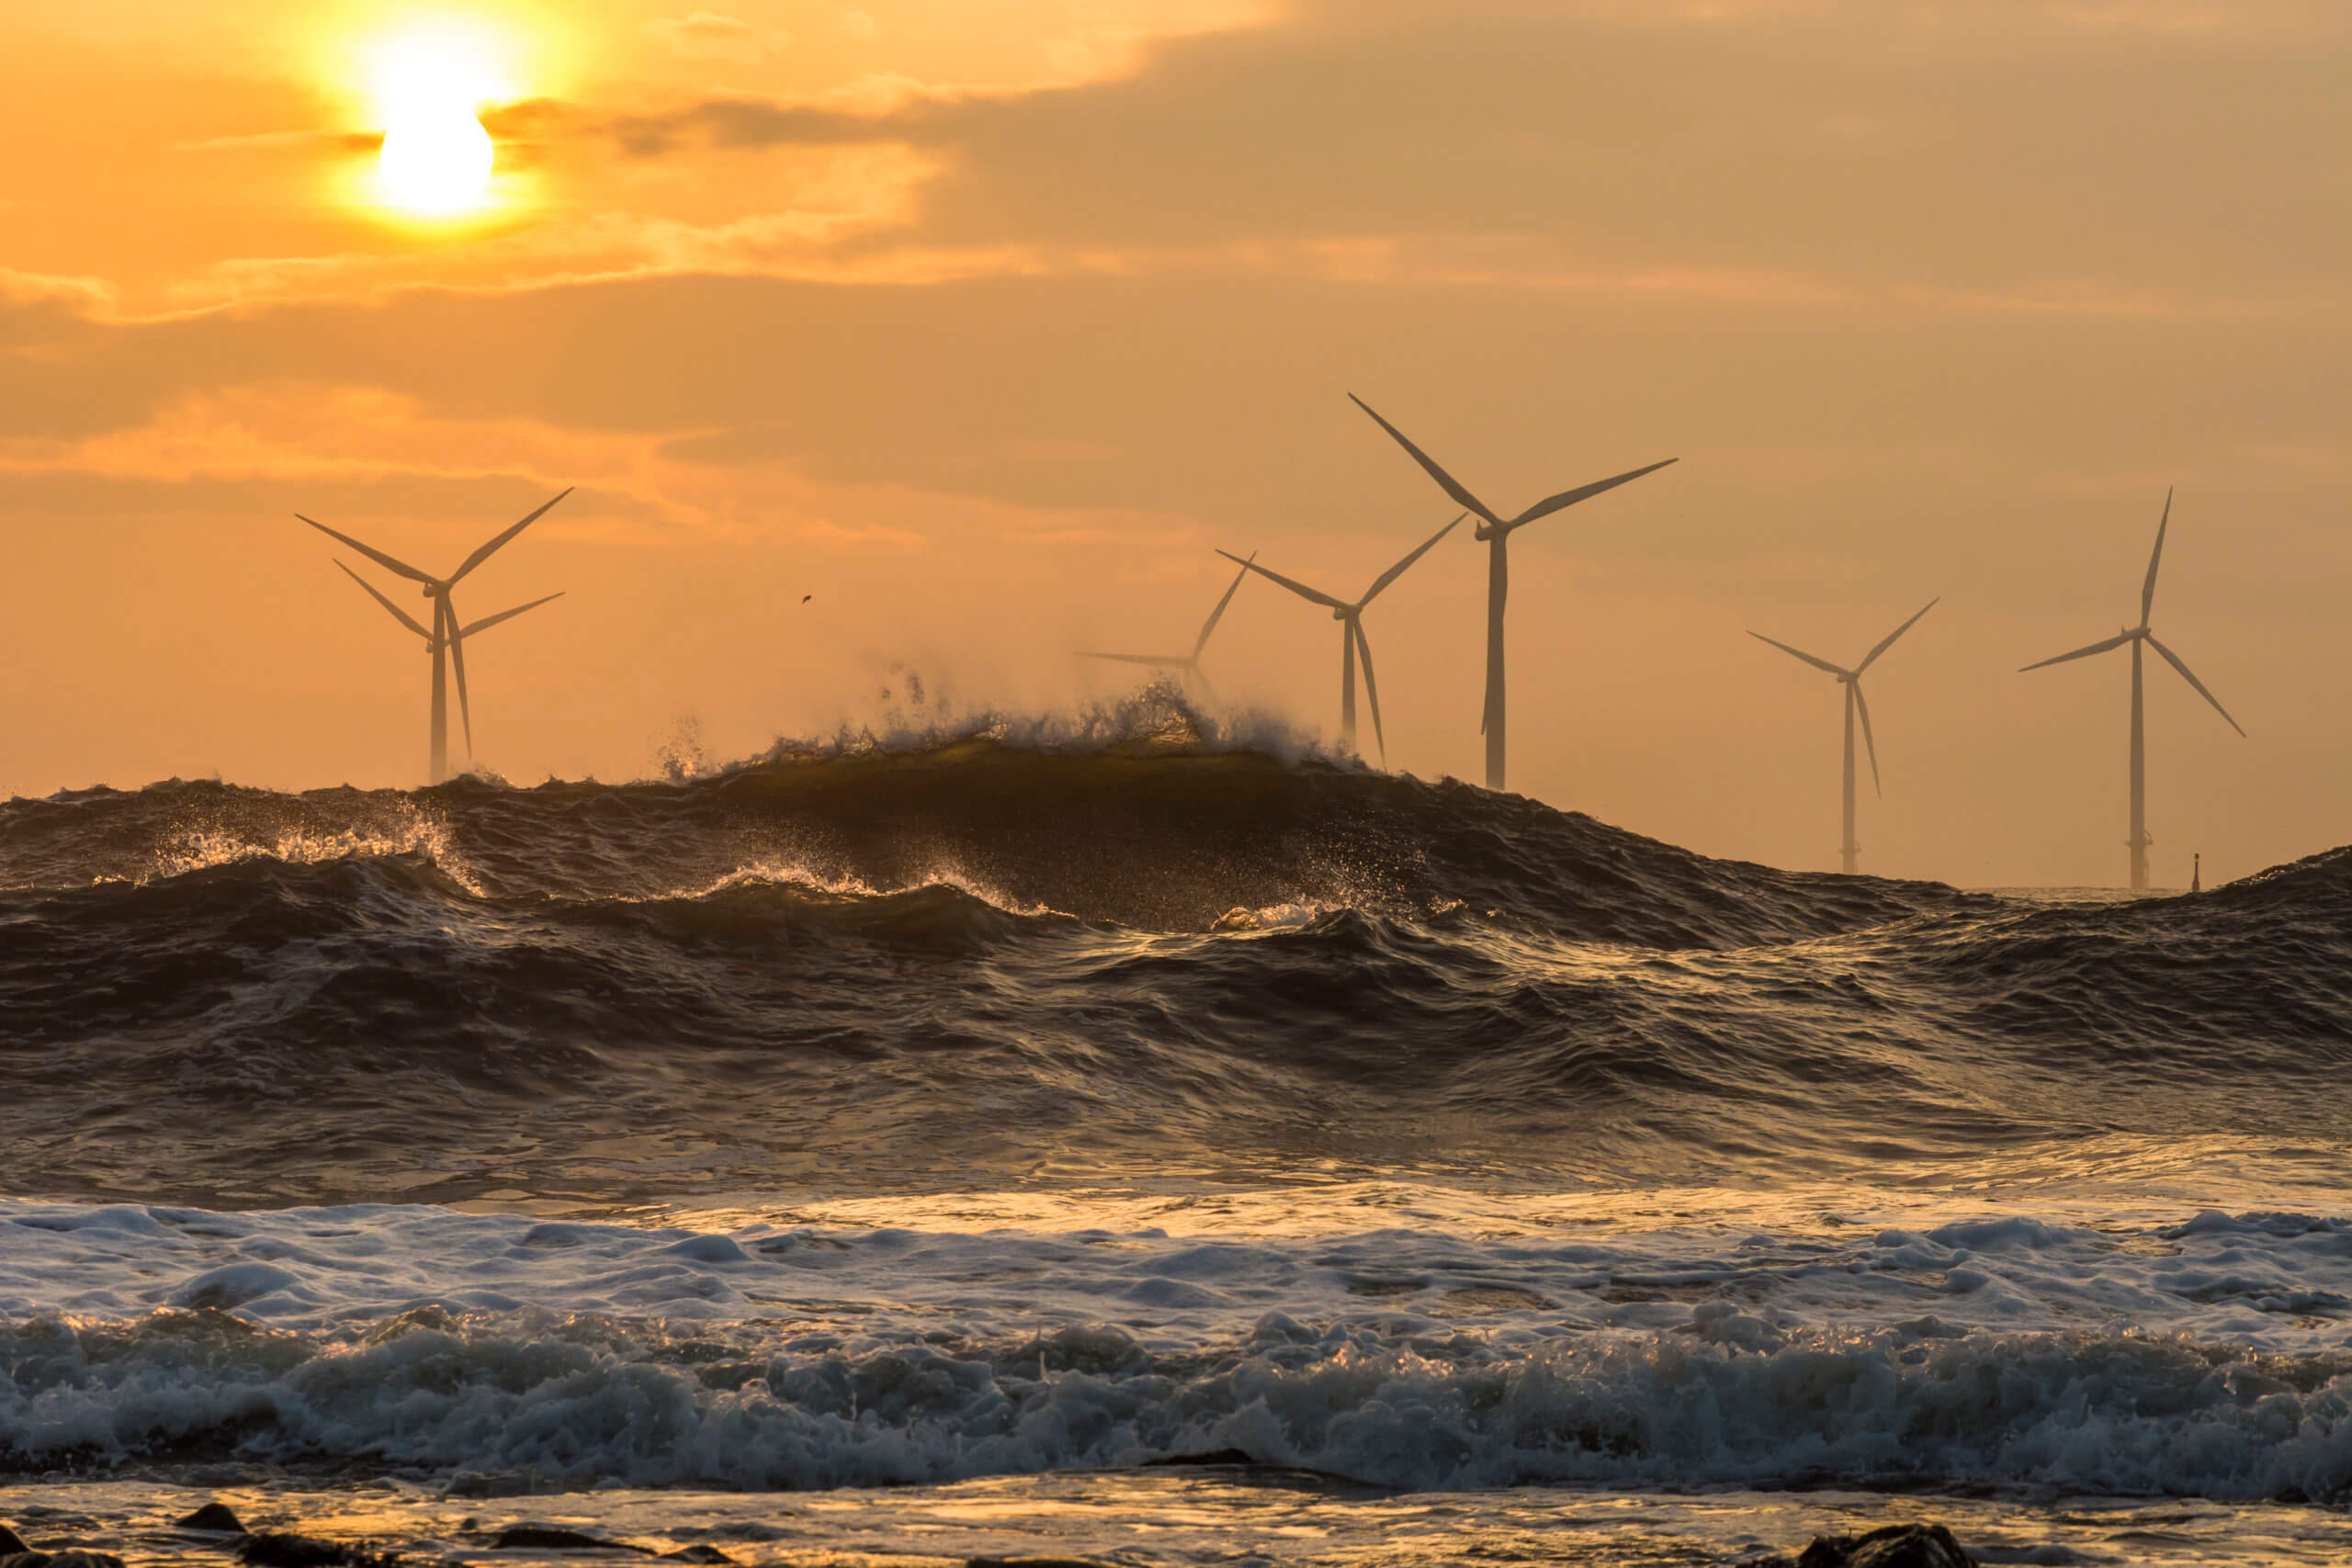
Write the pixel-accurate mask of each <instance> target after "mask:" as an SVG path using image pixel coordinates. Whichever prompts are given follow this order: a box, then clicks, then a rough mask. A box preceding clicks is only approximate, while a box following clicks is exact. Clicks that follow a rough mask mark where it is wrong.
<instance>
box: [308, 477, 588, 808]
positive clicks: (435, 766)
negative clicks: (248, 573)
mask: <svg viewBox="0 0 2352 1568" xmlns="http://www.w3.org/2000/svg"><path fill="white" fill-rule="evenodd" d="M570 494H571V488H570V487H566V488H565V490H564V491H562V492H561V494H559V495H558V496H556V498H555V500H554V501H550V502H547V503H546V505H543V506H541V507H540V508H539V509H538V511H537V512H534V513H531V514H530V515H529V516H528V517H526V518H524V519H523V521H521V522H520V523H517V524H515V525H514V526H513V527H511V528H508V529H506V530H504V531H503V532H502V533H500V534H499V535H497V536H495V537H494V538H492V540H491V541H490V542H489V543H488V544H485V545H483V546H482V547H481V548H480V549H477V550H476V551H474V553H473V554H471V555H469V556H468V557H467V558H465V560H464V561H463V562H461V563H459V565H458V570H455V571H453V572H451V573H450V574H449V575H448V576H447V577H435V576H434V575H433V574H432V573H431V572H428V571H422V570H418V569H417V568H415V567H413V566H411V565H409V564H408V563H407V562H406V561H403V560H398V559H395V558H392V557H390V556H388V555H386V554H385V553H384V552H383V551H381V550H379V549H377V548H376V547H373V546H371V545H363V544H361V543H360V542H359V541H358V540H356V539H355V538H353V537H352V536H350V535H348V534H339V533H337V532H335V530H334V529H333V528H330V527H328V526H327V525H325V524H323V523H321V522H317V521H315V520H314V519H311V518H309V517H303V516H302V514H301V513H299V512H298V513H295V514H294V515H295V516H296V517H298V518H300V519H301V521H303V522H305V523H308V524H310V525H311V527H313V528H316V529H317V530H318V531H319V532H320V533H322V534H324V535H326V536H328V537H329V538H333V539H338V540H341V541H342V542H343V543H344V544H346V545H348V546H350V547H352V548H353V549H355V550H357V551H358V552H359V553H360V554H361V555H363V556H366V557H367V558H368V559H369V560H372V561H374V562H375V563H376V564H377V565H378V566H380V567H382V568H383V569H384V570H387V571H390V572H393V573H396V574H397V575H399V576H401V577H405V578H407V579H408V580H409V581H412V582H421V583H423V584H424V597H425V598H427V599H430V600H432V601H433V626H432V629H431V630H429V631H428V630H426V629H425V627H424V626H423V625H422V624H421V623H419V622H418V621H417V620H416V619H415V618H414V617H413V616H411V615H409V614H408V613H407V612H406V611H404V610H401V609H400V608H399V607H398V606H397V605H395V604H393V603H392V602H391V601H390V599H387V598H385V597H384V595H383V594H381V593H378V592H376V590H375V589H374V588H373V587H371V586H369V584H368V581H366V580H365V579H363V578H361V577H360V575H359V574H358V573H357V572H356V571H353V570H351V569H350V568H349V567H347V566H345V567H343V570H344V571H345V573H346V574H347V575H349V576H350V578H351V579H352V581H355V582H357V583H358V584H359V586H360V587H362V588H366V589H367V590H368V592H369V593H371V594H375V598H376V602H377V603H378V604H381V605H383V606H384V608H385V609H387V610H390V611H391V613H392V614H393V615H396V616H398V617H399V619H400V621H401V625H403V626H407V627H408V628H409V630H411V631H413V632H415V633H416V634H417V635H419V636H420V637H424V645H425V650H426V653H427V655H428V656H429V657H430V658H431V659H432V660H433V719H432V736H431V760H430V762H429V764H428V768H427V773H428V776H429V778H430V782H432V783H434V784H440V783H441V782H443V781H444V780H446V779H447V778H448V776H449V694H448V673H447V672H448V669H449V667H450V666H452V665H454V666H455V667H456V669H457V671H458V714H459V716H461V717H462V718H463V720H464V722H465V727H466V754H467V755H468V756H469V757H470V756H471V755H473V749H474V719H473V705H472V704H471V703H470V702H469V700H468V699H467V696H466V638H468V637H471V636H473V634H474V633H476V632H479V631H483V630H486V629H488V628H489V627H491V626H496V625H497V624H498V623H499V622H501V621H506V620H512V619H514V618H515V616H516V615H521V614H522V613H523V612H524V611H525V610H535V609H537V608H538V607H539V606H540V605H541V604H546V603H547V602H548V599H560V598H561V597H562V595H561V594H560V593H550V594H548V599H535V600H533V601H532V602H531V603H530V604H522V605H517V606H516V607H515V608H514V609H512V610H502V611H500V612H499V613H498V614H497V615H487V616H484V617H483V618H482V619H481V620H479V621H476V622H474V623H473V625H471V626H465V625H463V624H461V623H460V622H459V621H458V607H457V605H456V604H454V603H452V602H451V599H450V597H449V591H450V590H451V589H452V588H455V587H456V586H457V585H458V582H459V581H462V580H463V579H464V577H465V576H466V574H467V573H468V572H469V571H471V570H473V569H474V568H476V567H478V566H480V565H481V563H482V562H484V561H486V560H488V559H489V558H491V557H492V555H493V554H495V553H496V552H497V551H498V549H499V548H500V547H502V546H503V545H505V544H506V543H507V542H508V541H509V540H511V539H513V538H514V537H515V535H517V534H519V533H521V532H522V531H523V530H524V529H526V528H527V527H529V526H530V525H532V524H534V523H536V522H537V521H538V520H539V519H540V517H541V516H543V515H545V514H546V513H547V511H548V507H551V506H553V505H554V504H555V503H556V502H557V501H561V500H562V499H563V498H564V496H567V495H570ZM335 564H336V565H337V566H343V563H342V562H341V561H337V562H335ZM444 655H446V656H447V657H446V658H445V657H444Z"/></svg>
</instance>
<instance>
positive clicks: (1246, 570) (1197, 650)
mask: <svg viewBox="0 0 2352 1568" xmlns="http://www.w3.org/2000/svg"><path fill="white" fill-rule="evenodd" d="M1257 558H1258V552H1257V551H1255V550H1251V551H1250V560H1256V559H1257ZM1249 575H1250V561H1243V562H1242V563H1241V570H1239V571H1237V572H1235V573H1234V574H1233V581H1232V582H1231V583H1230V584H1229V585H1227V588H1226V591H1225V597H1224V598H1222V599H1220V600H1218V601H1217V602H1216V609H1214V610H1211V611H1210V612H1209V618H1208V619H1207V620H1205V621H1203V622H1202V623H1201V635H1200V636H1199V637H1195V638H1193V658H1195V659H1198V658H1199V657H1200V656H1201V649H1204V648H1206V647H1208V645H1209V633H1211V632H1213V631H1215V630H1216V624H1217V622H1219V621H1220V620H1223V619H1224V618H1225V607H1226V606H1227V604H1232V603H1233V596H1234V595H1235V594H1236V593H1238V592H1240V591H1241V580H1242V579H1243V578H1245V577H1247V576H1249Z"/></svg>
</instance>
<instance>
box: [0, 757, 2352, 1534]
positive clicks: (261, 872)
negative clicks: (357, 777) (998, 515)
mask: <svg viewBox="0 0 2352 1568" xmlns="http://www.w3.org/2000/svg"><path fill="white" fill-rule="evenodd" d="M2347 1067H2352V852H2344V851H2338V852H2332V853H2328V854H2323V855H2318V856H2315V857H2313V858H2312V859H2310V860H2306V861H2303V862H2300V863H2295V864H2292V865H2286V866H2280V867H2278V868H2275V869H2273V870H2271V871H2268V872H2266V873H2264V874H2260V875H2257V876H2254V877H2250V878H2247V879H2245V880H2244V881H2240V882H2237V883H2233V884H2231V885H2229V886H2222V887H2217V888H2213V889H2211V890H2209V891H2206V892H2204V893H2202V894H2199V895H2196V896H2193V897H2182V896H2173V897H2144V898H2137V899H2133V898H2127V897H2121V896H2119V895H2116V894H2113V893H2109V892H2087V891H2065V890H2007V891H1996V892H1985V891H1962V890H1957V889H1954V888H1951V887H1948V886H1940V885H1936V884H1927V883H1905V882H1890V881H1883V880H1878V879H1873V878H1869V877H1841V876H1835V875H1828V874H1798V873H1789V872H1782V871H1776V870H1772V869H1770V868H1767V867H1763V866H1758V865H1751V864H1743V863H1731V862H1724V861H1719V860H1711V859H1708V858H1706V857H1703V856H1701V855H1697V854H1694V853H1691V852H1686V851H1683V850H1680V849H1678V848H1675V847H1674V846H1672V845H1668V844H1664V843H1659V842H1657V841H1654V840H1646V839H1644V838H1641V837H1638V836H1636V835H1634V834H1632V833H1628V832H1625V831H1623V830H1620V829H1615V828H1612V827H1610V826H1608V825H1606V824H1604V823H1601V822H1598V821H1595V820H1593V819H1591V818H1587V817H1583V816H1579V815H1577V814H1574V813H1566V812H1561V811H1557V810H1555V809H1553V808H1551V807H1546V806H1544V805H1542V804H1540V803H1537V802H1534V801H1531V800H1527V799H1523V798H1520V797H1517V796H1510V795H1492V794H1489V793H1487V792H1486V791H1483V790H1479V789H1476V788H1473V787H1470V786H1468V785H1464V784H1458V783H1455V782H1453V781H1445V782H1441V783H1436V784H1430V783H1426V782H1422V781H1419V780H1417V779H1413V778H1409V777H1402V776H1394V775H1389V774H1385V773H1375V772H1372V771H1369V770H1367V769H1365V768H1363V767H1362V766H1360V765H1358V764H1355V763H1352V762H1351V761H1344V760H1338V761H1335V760H1333V759H1331V758H1329V757H1326V756H1323V755H1320V754H1318V753H1317V752H1316V751H1315V750H1314V749H1313V748H1312V747H1311V746H1308V745H1306V744H1305V743H1303V742H1299V741H1296V740H1294V739H1291V738H1290V737H1289V736H1287V734H1286V733H1285V732H1284V731H1283V730H1282V728H1280V727H1279V726H1276V725H1272V724H1264V725H1259V726H1256V727H1254V728H1252V727H1249V726H1244V727H1242V728H1240V729H1239V730H1238V731H1236V730H1231V729H1222V728H1218V727H1217V726H1216V725H1213V724H1210V723H1208V722H1206V721H1194V720H1193V719H1192V718H1190V716H1187V715H1184V714H1182V712H1181V711H1180V710H1169V711H1163V712H1160V713H1159V715H1158V716H1156V717H1150V718H1148V721H1139V720H1138V718H1137V716H1136V714H1135V713H1133V712H1128V713H1123V714H1114V715H1108V716H1095V717H1093V718H1091V719H1086V720H1075V719H1073V720H1062V721H1037V722H1034V723H1016V722H1010V721H1002V720H994V721H975V722H974V723H972V724H971V725H968V726H967V727H965V728H962V729H960V730H957V731H956V732H954V733H926V734H922V735H904V736H895V737H889V738H884V739H875V738H873V737H870V736H869V737H860V738H854V739H842V740H840V741H837V742H830V743H826V744H822V745H817V744H811V745H806V746H781V745H780V746H779V747H778V748H777V749H776V750H775V751H774V752H773V753H772V754H770V755H767V756H765V757H763V758H759V759H756V760H753V761H746V762H742V763H740V764H737V765H734V766H731V767H724V768H716V769H707V770H702V771H699V772H695V771H692V770H687V769H683V768H682V769H680V770H678V771H677V776H674V777H668V778H663V779H660V780H655V781H648V782H636V783H628V784H600V783H595V782H577V783H573V782H550V783H548V784H542V785H539V786H537V787H528V788H524V787H515V786H511V785H508V784H503V783H499V782H496V781H494V780H484V779H478V778H469V779H464V780H460V781H458V782H456V783H452V784H447V785H443V786H440V787H438V788H435V789H430V790H422V791H413V792H408V791H391V790H357V789H335V790H321V791H311V792H308V793H304V794H300V795H288V794H279V793H275V792H271V791H267V790H261V789H251V788H242V787H237V786H233V785H229V784H220V783H218V782H197V783H189V782H179V781H175V782H171V783H164V784H153V785H151V786H148V787H146V788H142V789H136V790H115V789H91V790H82V791H73V792H68V793H65V794H61V795H54V796H51V797H50V798H47V799H41V800H29V799H17V800H14V801H11V802H8V803H7V804H6V805H5V806H0V1137H4V1138H5V1144H6V1149H7V1151H8V1156H9V1157H8V1160H7V1165H6V1179H5V1182H0V1191H5V1193H6V1197H5V1199H0V1517H6V1518H7V1519H8V1520H9V1521H10V1522H12V1523H13V1524H14V1525H15V1527H16V1529H17V1530H18V1531H19V1532H20V1533H22V1534H23V1535H25V1536H26V1537H27V1538H28V1539H29V1540H32V1542H33V1544H35V1545H37V1546H38V1545H44V1544H57V1543H63V1542H67V1541H74V1542H79V1543H83V1544H87V1545H94V1546H96V1547H99V1548H101V1549H103V1550H107V1551H114V1552H117V1553H119V1554H121V1555H123V1556H125V1557H127V1558H129V1559H131V1560H133V1561H176V1560H179V1558H180V1557H181V1556H183V1555H185V1554H187V1553H189V1552H210V1553H212V1554H213V1555H215V1556H216V1557H217V1556H219V1554H220V1551H224V1550H225V1547H224V1546H223V1545H222V1544H221V1539H220V1538H212V1537H207V1536H204V1535H201V1534H200V1533H196V1532H191V1531H187V1530H183V1529H177V1528H175V1524H174V1521H175V1519H176V1518H177V1517H180V1516H181V1515H183V1514H185V1513H187V1511H188V1510H190V1509H192V1508H194V1507H195V1506H197V1505H198V1504H199V1503H202V1502H205V1501H208V1500H216V1499H217V1500H220V1501H223V1502H225V1503H227V1504H229V1505H230V1506H232V1508H233V1509H234V1510H235V1511H236V1512H237V1513H238V1514H239V1515H240V1516H241V1517H242V1518H243V1520H244V1521H245V1522H246V1523H247V1524H249V1525H251V1526H252V1527H253V1528H254V1529H262V1528H264V1527H265V1525H266V1524H268V1525H273V1526H274V1527H275V1528H284V1529H297V1528H299V1529H302V1530H304V1531H306V1532H308V1533H311V1534H313V1535H319V1536H322V1537H328V1538H334V1539H340V1540H359V1539H361V1538H366V1539H368V1540H374V1541H376V1542H378V1543H379V1544H380V1545H383V1546H386V1547H388V1548H390V1549H392V1550H397V1551H402V1552H406V1553H411V1554H413V1555H416V1556H421V1557H424V1558H440V1559H458V1560H467V1561H483V1562H492V1561H511V1560H516V1559H517V1554H518V1552H520V1551H523V1550H524V1549H522V1548H519V1547H516V1546H515V1545H512V1544H510V1545H509V1546H507V1547H503V1548H502V1547H501V1546H500V1545H499V1544H498V1541H499V1532H500V1531H501V1530H503V1529H507V1528H508V1527H510V1526H514V1525H518V1524H533V1523H536V1524H540V1525H546V1526H550V1527H552V1526H556V1525H560V1526H561V1527H562V1528H564V1529H569V1530H574V1531H578V1532H580V1533H582V1535H585V1536H593V1537H598V1538H601V1539H605V1540H626V1541H628V1542H631V1543H634V1544H636V1545H638V1546H639V1547H642V1548H645V1549H648V1550H652V1551H680V1550H684V1549H688V1548H702V1549H705V1550H704V1551H703V1552H702V1555H703V1556H705V1557H706V1558H707V1559H709V1560H716V1558H715V1556H713V1553H724V1554H725V1556H726V1557H727V1558H728V1559H729V1560H731V1561H734V1562H964V1561H966V1560H967V1559H973V1558H984V1557H1019V1556H1029V1557H1055V1558H1075V1559H1086V1560H1089V1561H1094V1562H1120V1563H1125V1564H1130V1565H1133V1568H1149V1565H1156V1564H1163V1563H1165V1564H1175V1563H1260V1562H1263V1563H1270V1564H1271V1563H1283V1564H1288V1563H1364V1564H1374V1563H1378V1564H1386V1565H1407V1564H1419V1563H1424V1562H1429V1563H1434V1562H1464V1561H1479V1562H1498V1561H1501V1562H1579V1563H1604V1564H1607V1563H1629V1564H1630V1563H1652V1562H1656V1563H1665V1562H1676V1563H1684V1562H1688V1563H1700V1562H1744V1561H1749V1560H1752V1559H1754V1558H1756V1557H1757V1556H1758V1555H1759V1554H1761V1553H1763V1552H1766V1551H1783V1552H1790V1553H1793V1552H1794V1551H1796V1550H1797V1549H1799V1548H1801V1547H1803V1546H1804V1544H1805V1542H1806V1540H1809V1539H1810V1538H1811V1537H1812V1536H1814V1535H1816V1534H1824V1533H1838V1532H1841V1531H1851V1530H1855V1529H1868V1528H1871V1527H1872V1526H1876V1525H1883V1524H1886V1523H1889V1522H1899V1521H1908V1520H1923V1521H1939V1522H1942V1523H1944V1524H1947V1525H1949V1526H1950V1527H1951V1529H1953V1531H1954V1532H1955V1533H1956V1535H1957V1536H1958V1537H1959V1538H1960V1540H1961V1541H1962V1543H1963V1544H1964V1545H1965V1546H1967V1547H1968V1548H1969V1550H1970V1551H1972V1552H1973V1553H1974V1554H1975V1555H1976V1556H1977V1557H1978V1558H1979V1559H1980V1560H1982V1561H1986V1562H2046V1563H2064V1562H2343V1561H2346V1560H2352V1516H2347V1512H2346V1506H2347V1502H2348V1501H2352V1093H2347V1091H2346V1070H2347ZM548 1539H549V1540H554V1538H548ZM526 1554H527V1555H529V1556H530V1557H531V1558H532V1559H533V1560H535V1561H572V1560H577V1561H582V1562H593V1561H599V1560H603V1561H610V1560H611V1558H610V1556H609V1554H600V1553H599V1552H597V1551H594V1550H591V1549H590V1548H587V1547H584V1546H581V1545H579V1544H577V1543H576V1542H574V1543H573V1544H572V1545H570V1546H566V1545H563V1544H561V1543H560V1541H557V1542H556V1543H555V1544H542V1545H540V1546H538V1547H536V1548H532V1549H529V1551H527V1553H526ZM222 1560H223V1561H225V1559H222Z"/></svg>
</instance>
